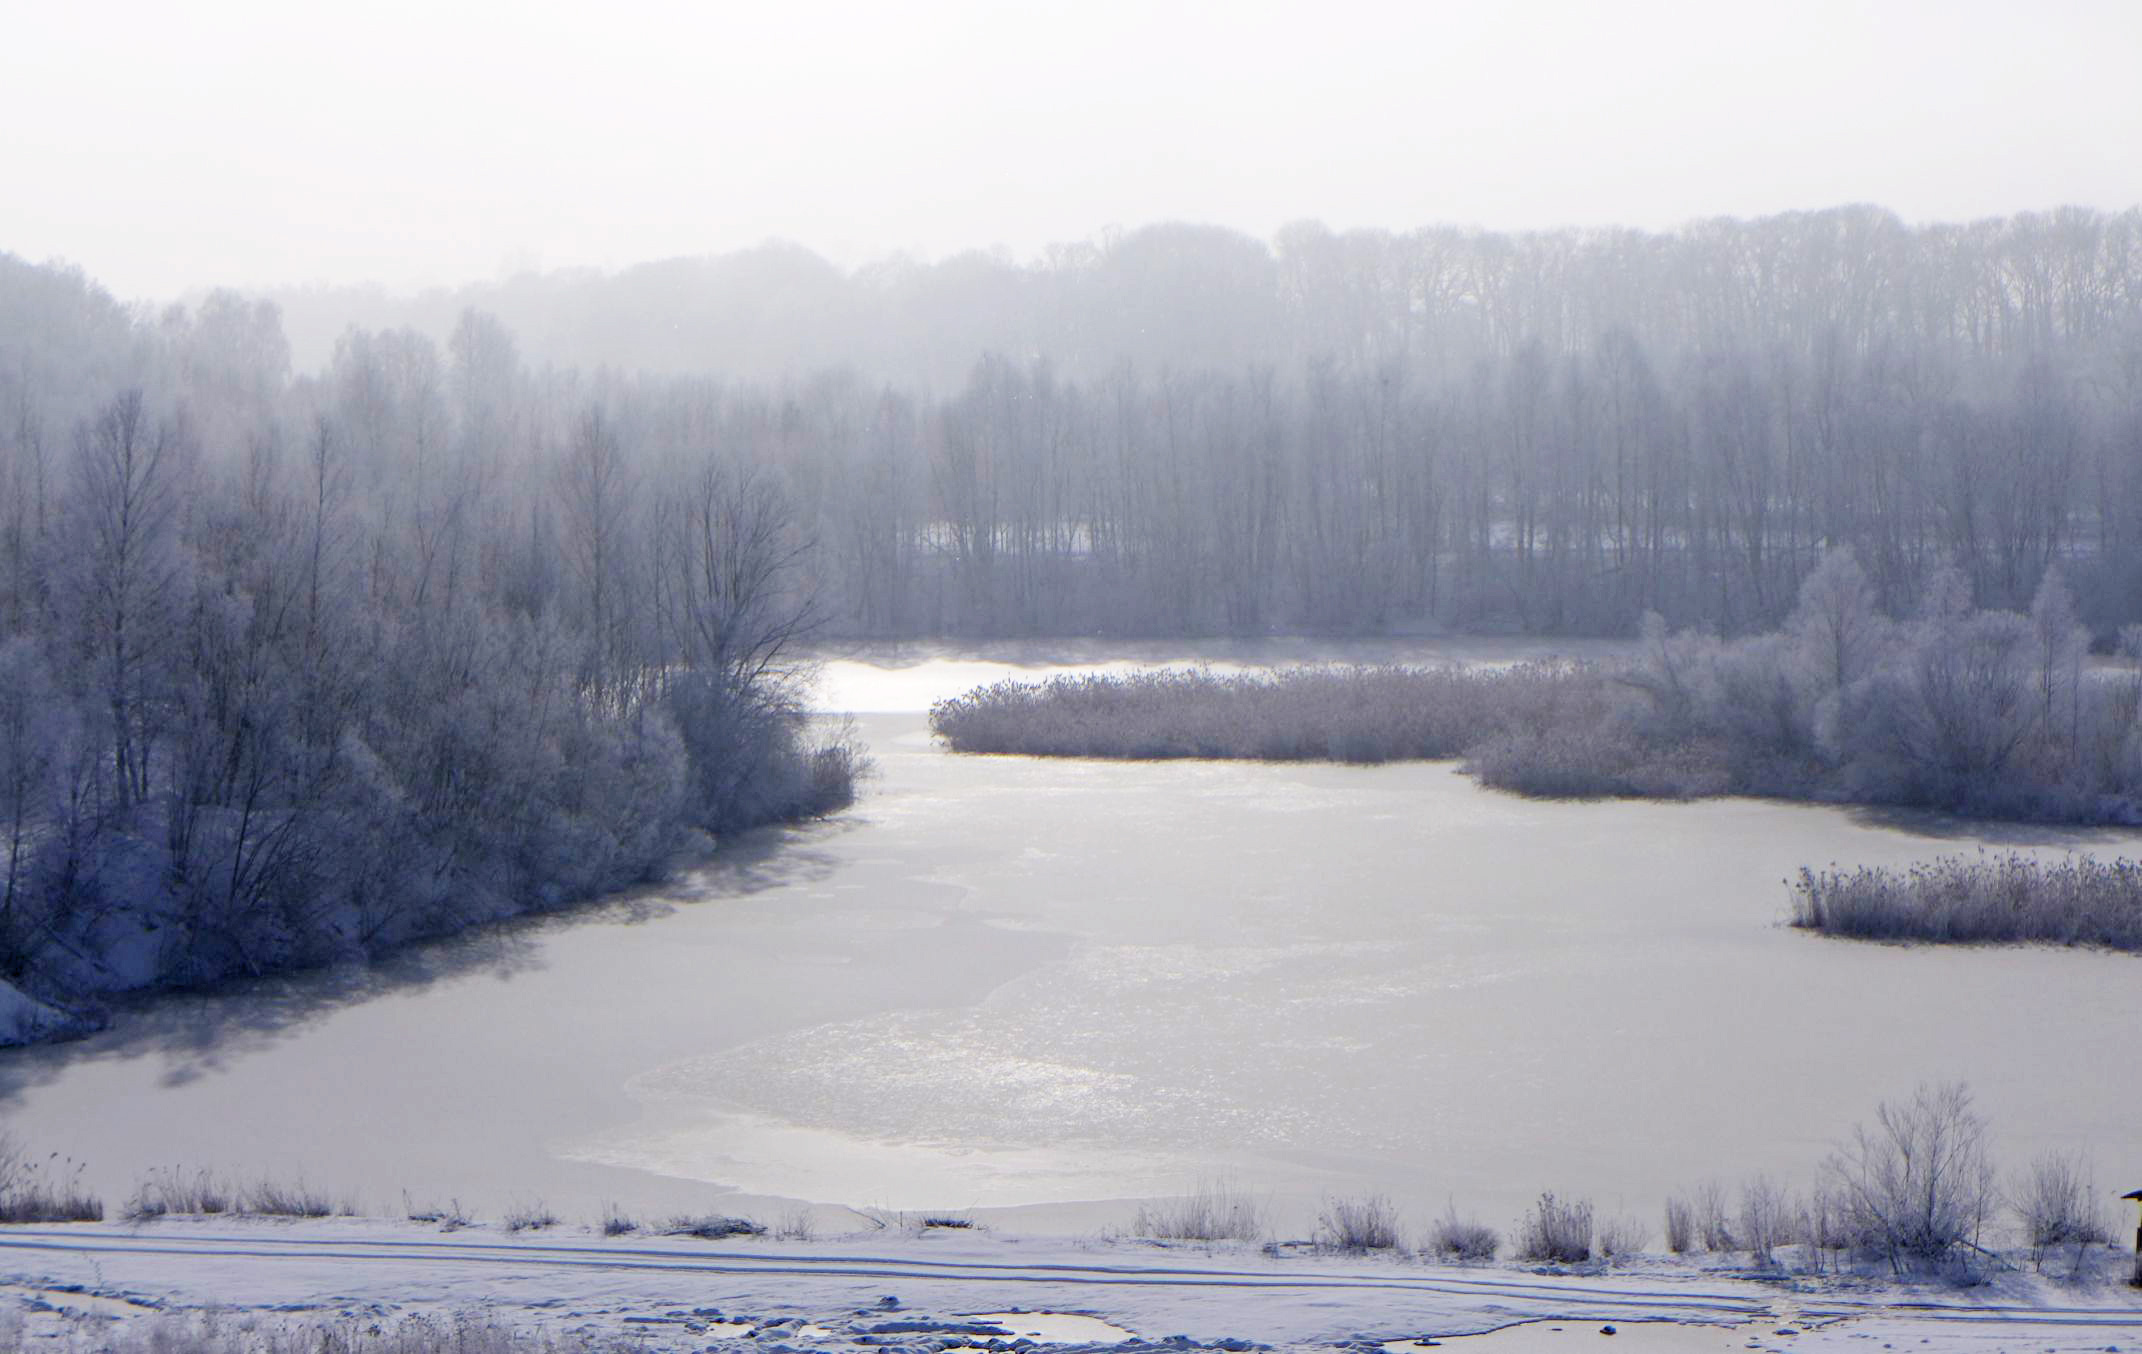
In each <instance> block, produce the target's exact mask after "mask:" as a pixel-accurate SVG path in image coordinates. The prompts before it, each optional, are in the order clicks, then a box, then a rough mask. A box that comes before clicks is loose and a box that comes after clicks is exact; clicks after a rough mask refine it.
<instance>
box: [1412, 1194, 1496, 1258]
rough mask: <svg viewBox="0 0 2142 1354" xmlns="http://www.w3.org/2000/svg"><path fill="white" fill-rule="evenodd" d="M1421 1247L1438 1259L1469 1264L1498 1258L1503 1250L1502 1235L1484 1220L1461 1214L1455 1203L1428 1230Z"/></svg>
mask: <svg viewBox="0 0 2142 1354" xmlns="http://www.w3.org/2000/svg"><path fill="white" fill-rule="evenodd" d="M1421 1249H1423V1250H1425V1251H1427V1252H1428V1253H1429V1254H1430V1255H1433V1256H1435V1257H1437V1258H1438V1259H1442V1260H1454V1261H1458V1262H1460V1263H1468V1264H1469V1263H1475V1262H1478V1261H1484V1260H1492V1259H1494V1258H1495V1253H1496V1252H1497V1251H1499V1250H1501V1249H1502V1237H1501V1235H1500V1234H1498V1233H1497V1232H1496V1231H1495V1229H1494V1228H1492V1227H1490V1226H1488V1225H1487V1224H1486V1223H1484V1222H1480V1221H1479V1220H1477V1219H1474V1218H1461V1217H1459V1216H1458V1210H1457V1208H1456V1207H1455V1206H1453V1207H1452V1208H1451V1209H1450V1210H1449V1211H1448V1212H1446V1213H1444V1214H1443V1216H1442V1217H1440V1218H1438V1219H1436V1221H1435V1225H1434V1226H1432V1227H1430V1228H1429V1229H1428V1236H1427V1239H1426V1241H1425V1242H1424V1243H1423V1244H1422V1247H1421Z"/></svg>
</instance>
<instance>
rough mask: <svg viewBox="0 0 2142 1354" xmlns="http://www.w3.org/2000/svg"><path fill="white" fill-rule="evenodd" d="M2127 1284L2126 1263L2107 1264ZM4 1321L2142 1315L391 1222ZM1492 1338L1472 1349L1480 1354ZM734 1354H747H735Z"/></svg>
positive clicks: (1846, 1327)
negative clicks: (447, 1229)
mask: <svg viewBox="0 0 2142 1354" xmlns="http://www.w3.org/2000/svg"><path fill="white" fill-rule="evenodd" d="M2099 1259H2100V1261H2101V1264H2100V1269H2101V1270H2102V1271H2104V1272H2110V1271H2112V1270H2113V1269H2114V1268H2115V1267H2116V1264H2115V1262H2116V1257H2114V1256H2113V1255H2112V1254H2111V1253H2109V1252H2105V1253H2101V1255H2100V1257H2099ZM0 1274H4V1275H5V1284H4V1286H0V1304H4V1307H0V1320H4V1321H5V1322H6V1329H7V1330H8V1331H11V1332H18V1333H19V1335H20V1337H21V1339H22V1342H23V1343H24V1344H26V1345H28V1346H30V1347H47V1348H68V1347H72V1348H79V1349H90V1348H102V1347H109V1346H112V1345H115V1344H124V1343H125V1342H126V1341H127V1340H128V1339H129V1334H128V1333H129V1332H132V1333H133V1338H144V1337H146V1335H147V1334H148V1332H149V1331H150V1330H151V1329H153V1328H155V1327H156V1326H157V1325H158V1324H159V1323H161V1324H162V1325H163V1327H164V1328H165V1329H169V1328H170V1326H171V1324H172V1323H173V1322H174V1321H175V1320H177V1319H179V1318H182V1317H191V1318H193V1319H198V1317H199V1314H201V1313H205V1312H211V1311H212V1312H214V1313H216V1314H217V1315H216V1317H215V1319H216V1320H217V1321H218V1322H219V1323H220V1325H221V1327H222V1328H223V1329H224V1330H226V1331H239V1330H244V1329H246V1328H247V1327H248V1326H251V1327H253V1328H256V1329H264V1328H266V1327H270V1326H274V1325H277V1324H283V1325H294V1324H298V1323H329V1324H335V1323H355V1324H356V1325H357V1326H358V1327H359V1328H366V1327H370V1326H372V1325H382V1324H385V1325H391V1324H392V1323H393V1322H394V1321H396V1320H399V1319H402V1318H406V1317H411V1316H428V1317H432V1318H442V1319H443V1318H450V1317H451V1316H453V1315H455V1314H475V1313H481V1314H482V1315H483V1316H485V1317H487V1318H488V1319H490V1320H491V1321H493V1322H495V1323H498V1324H500V1325H505V1326H510V1327H513V1328H516V1329H528V1330H541V1331H544V1332H547V1333H551V1334H559V1335H563V1334H578V1335H586V1336H594V1337H605V1336H628V1337H630V1338H632V1340H633V1341H634V1342H635V1343H636V1344H638V1345H641V1346H643V1347H645V1348H647V1349H649V1350H708V1349H713V1350H722V1349H725V1348H728V1349H734V1350H736V1351H738V1354H744V1352H745V1351H749V1350H753V1349H760V1350H776V1349H783V1348H785V1349H790V1350H800V1349H812V1350H840V1351H859V1350H862V1349H867V1348H877V1349H900V1350H912V1351H918V1354H919V1352H925V1351H926V1352H928V1354H936V1352H937V1351H943V1350H955V1349H973V1348H977V1347H987V1346H989V1345H991V1344H992V1342H995V1343H996V1344H998V1345H999V1346H1002V1345H1005V1344H1009V1343H1011V1342H1014V1341H1016V1340H1018V1339H1020V1338H1022V1337H1026V1338H1032V1339H1034V1342H1035V1343H1039V1344H1052V1345H1064V1346H1082V1345H1105V1346H1114V1347H1127V1348H1136V1347H1140V1346H1146V1345H1160V1344H1163V1343H1166V1344H1172V1345H1173V1346H1174V1347H1177V1348H1182V1347H1185V1346H1186V1345H1198V1346H1207V1347H1219V1348H1223V1349H1240V1348H1243V1347H1244V1343H1245V1342H1248V1343H1254V1344H1258V1345H1268V1346H1271V1347H1273V1348H1276V1349H1282V1350H1308V1349H1329V1348H1332V1347H1340V1348H1349V1349H1360V1350H1364V1351H1366V1350H1367V1349H1368V1348H1370V1347H1375V1346H1383V1345H1385V1344H1387V1343H1388V1344H1390V1347H1391V1349H1392V1350H1393V1351H1394V1352H1395V1351H1402V1350H1410V1349H1413V1348H1419V1347H1422V1346H1420V1345H1418V1344H1416V1343H1415V1342H1417V1341H1422V1340H1439V1341H1446V1342H1447V1343H1449V1344H1450V1346H1451V1347H1453V1348H1459V1349H1478V1350H1482V1351H1522V1350H1535V1349H1540V1350H1563V1349H1571V1348H1578V1349H1585V1348H1599V1347H1606V1346H1602V1345H1601V1342H1600V1340H1599V1339H1598V1338H1597V1337H1598V1336H1599V1334H1600V1332H1601V1328H1602V1327H1605V1326H1612V1327H1614V1328H1615V1332H1616V1339H1615V1342H1614V1343H1613V1344H1612V1345H1611V1346H1610V1347H1611V1348H1613V1349H1615V1350H1619V1351H1624V1352H1626V1351H1629V1350H1658V1351H1681V1350H1688V1351H1694V1350H1713V1349H1715V1350H1737V1349H1763V1350H1835V1349H1849V1350H1874V1349H1885V1348H1906V1347H1909V1348H1912V1349H1924V1350H1949V1349H1956V1350H2031V1351H2041V1350H2042V1351H2060V1352H2063V1354H2064V1352H2065V1351H2084V1350H2093V1351H2102V1350H2108V1349H2115V1350H2119V1349H2137V1348H2142V1295H2138V1294H2137V1293H2136V1292H2135V1290H2132V1289H2128V1288H2125V1287H2120V1286H2117V1285H2112V1284H2107V1283H2097V1284H2087V1285H2072V1286H2071V1285H2063V1284H2059V1283H2055V1282H2053V1281H2051V1280H2048V1279H2045V1278H2042V1277H2039V1276H2037V1275H2035V1274H2030V1273H2027V1272H2023V1271H2005V1272H2003V1273H2001V1274H2000V1275H1998V1276H1997V1277H1996V1278H1995V1280H1994V1281H1993V1282H1990V1283H1989V1284H1987V1285H1985V1286H1983V1287H1980V1288H1976V1289H1969V1290H1958V1289H1952V1288H1946V1287H1923V1288H1896V1287H1884V1286H1880V1285H1874V1284H1870V1283H1868V1282H1865V1281H1844V1280H1836V1279H1826V1280H1815V1279H1808V1278H1796V1279H1791V1280H1786V1279H1771V1280H1760V1279H1757V1278H1753V1277H1750V1276H1747V1275H1745V1274H1740V1273H1734V1272H1728V1271H1723V1270H1710V1271H1706V1270H1701V1269H1698V1268H1696V1267H1694V1266H1692V1265H1679V1264H1669V1263H1668V1262H1665V1261H1663V1260H1658V1261H1650V1262H1646V1261H1641V1260H1639V1261H1637V1262H1636V1263H1634V1264H1633V1265H1631V1266H1630V1267H1627V1268H1620V1267H1617V1268H1616V1269H1614V1270H1613V1271H1611V1272H1607V1273H1601V1274H1594V1275H1563V1274H1549V1273H1535V1272H1531V1271H1527V1270H1523V1269H1518V1268H1513V1267H1484V1268H1451V1267H1443V1266H1434V1265H1425V1264H1417V1263H1413V1262H1410V1261H1405V1260H1398V1259H1392V1260H1372V1259H1360V1258H1351V1259H1350V1258H1344V1257H1338V1256H1324V1255H1317V1254H1312V1253H1306V1252H1304V1253H1295V1252H1293V1251H1291V1250H1281V1251H1280V1252H1278V1253H1276V1254H1274V1253H1267V1252H1260V1251H1259V1250H1257V1249H1255V1248H1248V1247H1242V1248H1234V1247H1226V1246H1169V1247H1162V1246H1157V1245H1152V1244H1147V1243H1137V1242H1129V1241H1122V1240H1111V1239H1107V1238H1098V1237H1094V1238H1079V1239H1073V1238H1060V1237H1056V1238H1039V1237H1021V1236H1014V1235H1002V1234H996V1233H985V1232H956V1231H935V1230H933V1231H919V1232H918V1231H914V1230H900V1229H888V1230H885V1231H879V1232H874V1233H865V1234H859V1235H850V1236H841V1237H834V1238H827V1239H821V1240H816V1241H810V1242H773V1241H761V1240H756V1239H753V1240H745V1241H740V1242H719V1243H708V1242H696V1241H691V1240H686V1239H680V1238H663V1237H646V1236H624V1237H603V1236H601V1235H598V1234H596V1233H595V1232H593V1231H592V1230H588V1229H581V1228H573V1227H554V1228H550V1229H547V1230H544V1231H541V1232H532V1233H531V1232H524V1233H520V1234H516V1235H505V1234H502V1233H500V1232H498V1231H496V1230H494V1229H491V1228H486V1227H471V1228H467V1229H463V1230H458V1231H454V1232H451V1233H443V1234H442V1233H441V1232H440V1231H438V1230H437V1229H436V1228H434V1227H429V1226H416V1225H409V1224H400V1223H394V1224H389V1223H384V1222H380V1221H376V1220H363V1219H333V1220H322V1221H317V1222H302V1223H281V1222H267V1221H233V1220H214V1219H186V1218H167V1219H164V1220H161V1221H159V1222H156V1223H154V1224H150V1225H146V1226H140V1227H132V1226H125V1225H116V1224H102V1225H75V1226H65V1227H21V1228H8V1229H5V1230H0ZM1486 1331H1497V1332H1498V1333H1497V1334H1496V1335H1494V1336H1490V1337H1488V1338H1485V1339H1481V1340H1477V1341H1475V1340H1470V1339H1462V1338H1456V1337H1464V1336H1468V1335H1471V1334H1474V1333H1478V1332H1486ZM731 1341H734V1342H735V1343H734V1344H731V1343H730V1342H731Z"/></svg>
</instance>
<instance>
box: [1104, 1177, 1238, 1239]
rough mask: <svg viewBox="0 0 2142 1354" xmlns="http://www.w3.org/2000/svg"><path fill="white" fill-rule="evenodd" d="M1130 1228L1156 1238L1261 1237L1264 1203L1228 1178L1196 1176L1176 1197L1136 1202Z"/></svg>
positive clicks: (1139, 1233) (1141, 1234) (1142, 1234)
mask: <svg viewBox="0 0 2142 1354" xmlns="http://www.w3.org/2000/svg"><path fill="white" fill-rule="evenodd" d="M1131 1230H1132V1231H1133V1232H1134V1233H1136V1234H1137V1235H1139V1236H1143V1237H1151V1238H1153V1239H1154V1240H1156V1241H1251V1242H1255V1241H1262V1240H1264V1234H1265V1222H1264V1206H1263V1205H1262V1204H1261V1203H1260V1202H1259V1201H1258V1200H1256V1199H1254V1198H1252V1197H1251V1196H1250V1195H1249V1194H1248V1193H1246V1192H1244V1191H1243V1190H1241V1189H1239V1188H1237V1187H1236V1186H1235V1185H1234V1184H1233V1183H1232V1182H1231V1181H1226V1180H1200V1181H1198V1183H1197V1187H1196V1188H1195V1189H1193V1190H1191V1191H1190V1193H1188V1194H1185V1195H1182V1196H1181V1197H1179V1198H1173V1199H1156V1200H1153V1201H1151V1202H1149V1203H1143V1204H1140V1205H1138V1216H1137V1218H1136V1220H1134V1221H1133V1222H1132V1224H1131Z"/></svg>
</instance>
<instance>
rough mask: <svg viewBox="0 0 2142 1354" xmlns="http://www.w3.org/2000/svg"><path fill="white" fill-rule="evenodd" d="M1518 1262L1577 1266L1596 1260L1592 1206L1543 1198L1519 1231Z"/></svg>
mask: <svg viewBox="0 0 2142 1354" xmlns="http://www.w3.org/2000/svg"><path fill="white" fill-rule="evenodd" d="M1517 1258H1518V1259H1520V1260H1531V1261H1535V1262H1539V1263H1544V1264H1561V1265H1574V1264H1581V1263H1582V1262H1584V1261H1586V1260H1589V1259H1591V1258H1592V1202H1591V1200H1589V1199H1571V1200H1567V1201H1564V1200H1561V1199H1557V1198H1556V1197H1555V1196H1554V1195H1553V1193H1552V1192H1549V1193H1546V1194H1542V1195H1541V1196H1540V1197H1539V1201H1538V1202H1537V1203H1535V1204H1533V1205H1532V1211H1531V1212H1529V1213H1527V1214H1526V1215H1525V1219H1524V1222H1523V1223H1521V1224H1520V1225H1519V1227H1518V1230H1517Z"/></svg>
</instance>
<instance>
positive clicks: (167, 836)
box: [0, 259, 858, 1000]
mask: <svg viewBox="0 0 2142 1354" xmlns="http://www.w3.org/2000/svg"><path fill="white" fill-rule="evenodd" d="M0 302H4V304H0V319H4V321H5V324H4V328H5V330H6V332H7V337H8V343H7V344H6V346H5V347H4V348H0V354H4V359H5V360H4V374H0V408H4V410H5V419H6V423H5V426H6V428H7V432H6V434H5V435H0V448H4V449H5V452H6V455H5V458H4V460H0V979H5V980H7V981H9V982H12V983H14V984H16V985H18V986H20V987H23V988H24V989H26V990H28V991H31V992H33V993H35V994H37V995H40V996H45V997H52V998H57V999H61V1000H65V999H67V998H69V997H75V996H80V995H81V994H84V993H95V992H100V991H112V990H122V989H128V988H135V987H142V986H153V985H162V984H172V983H192V982H200V981H206V980H210V979H214V978H218V977H222V976H225V975H229V974H250V973H259V972H264V971H268V970H271V969H277V968H282V967H287V966H290V965H295V964H307V963H318V962H327V961H332V960H338V959H345V958H351V957H357V956H362V955H365V954H369V953H372V952H375V951H377V950H379V949H382V948H384V947H388V946H392V945H394V944H397V943H400V942H403V941H406V940H408V939H410V938H412V937H416V936H422V935H426V934H432V933H437V932H441V931H445V930H450V929H454V928H457V927H460V926H463V925H466V924H469V923H471V922H475V921H480V920H487V919H491V918H495V917H500V916H505V915H510V914H513V913H517V912H521V911H525V910H530V909H536V908H543V907H549V906H555V905H557V904H560V903H563V902H566V901H571V900H575V899H580V898H585V897H590V896H593V895H597V894H601V893H604V892H608V891H612V890H615V889H618V888H620V887H623V886H625V885H627V884H630V883H632V882H634V881H636V880H640V879H645V878H649V877H653V876H656V875H658V874H660V873H661V872H662V871H663V870H665V869H666V868H667V867H668V865H669V864H670V863H671V862H672V861H674V860H675V859H677V858H678V856H679V854H680V853H681V852H685V851H689V850H692V849H695V847H696V848H699V849H703V848H704V846H705V844H706V843H707V842H708V841H709V839H711V838H717V837H720V836H723V835H726V834H728V833H731V832H733V831H736V830H739V829H743V828H748V827H751V826H753V825H756V824H761V823H766V822H770V821H776V820H782V819H791V818H796V817H800V816H806V815H813V814H819V813H823V812H827V811H830V810H832V809H834V808H837V807H839V806H841V805H843V804H845V803H846V802H848V799H849V797H850V796H851V794H852V782H853V777H854V775H855V773H856V771H857V770H858V766H857V761H856V753H855V749H854V747H853V746H852V745H851V744H850V743H849V742H847V741H845V739H844V738H843V736H842V735H841V734H840V733H839V731H837V730H833V731H826V730H822V729H821V728H819V727H818V726H815V725H814V724H813V723H812V721H810V720H809V719H808V718H807V717H806V715H805V713H804V711H803V707H802V704H801V692H800V689H799V687H798V685H797V676H798V673H799V671H800V669H799V667H798V659H799V657H800V655H799V654H798V653H797V651H796V647H795V646H796V644H797V642H798V640H799V639H800V638H801V637H802V636H803V635H804V634H806V633H807V631H808V629H809V626H810V624H811V622H812V612H811V601H810V598H809V595H808V591H807V589H806V587H805V586H804V583H803V580H802V578H801V574H802V570H801V568H800V564H799V561H800V560H801V559H802V558H803V557H804V555H805V551H806V546H807V543H808V542H807V534H806V532H805V530H804V528H803V527H802V526H801V525H800V524H799V522H798V520H797V512H796V510H795V508H794V507H793V506H792V504H791V502H790V500H789V498H788V496H787V491H786V489H785V488H784V487H782V486H781V485H780V484H778V483H777V482H776V481H775V480H774V479H773V478H771V477H769V476H767V475H765V474H763V473H761V471H760V470H759V469H758V468H757V467H755V466H753V465H751V464H749V463H747V462H743V461H740V460H738V459H737V458H735V457H733V456H731V455H729V454H727V453H726V452H725V451H724V450H723V447H722V444H721V443H720V442H719V441H718V440H717V439H714V438H712V437H708V436H702V435H701V433H702V432H703V430H699V429H678V430H676V436H675V437H673V438H672V439H670V441H669V443H668V444H667V445H666V450H665V452H664V454H663V455H661V456H659V457H653V456H639V455H634V454H632V453H634V452H636V451H637V450H638V448H637V447H635V446H634V444H633V443H632V442H631V441H629V440H628V432H627V428H628V426H629V425H628V423H626V422H625V421H622V420H621V418H620V417H619V416H617V415H613V414H612V413H611V412H610V411H609V407H608V404H607V403H606V400H605V397H604V396H603V394H602V393H601V391H600V390H599V389H598V388H597V387H596V386H595V385H594V384H592V383H591V384H589V385H587V386H585V387H576V386H575V384H574V379H573V378H571V377H562V378H558V379H556V380H554V381H550V382H547V383H542V384H538V383H533V382H530V381H529V380H528V379H527V378H526V375H525V373H524V372H523V370H522V367H521V364H520V362H519V360H518V358H517V357H516V355H515V353H514V350H513V345H512V342H511V340H510V339H509V338H508V337H507V336H506V335H505V334H504V332H503V331H502V330H500V329H499V328H498V327H497V326H496V325H495V324H491V323H488V322H486V321H484V320H483V319H482V318H481V317H474V316H472V317H470V319H469V322H468V323H467V324H466V325H465V326H463V327H462V328H461V329H460V330H458V331H457V333H456V335H455V337H454V342H453V343H452V345H451V346H450V350H449V353H448V354H447V355H445V356H442V355H441V354H440V353H439V352H438V351H437V349H436V348H435V347H434V346H433V345H432V344H431V343H430V342H429V340H426V339H422V338H420V337H418V336H414V335H411V334H407V333H388V334H382V335H368V334H363V333H353V334H352V335H351V336H350V337H349V340H348V342H347V344H346V345H345V351H344V352H343V353H342V355H341V356H340V358H339V359H338V361H337V363H336V364H335V367H334V368H333V369H332V370H331V371H329V372H327V373H323V374H321V375H318V376H306V377H298V378H295V379H293V378H292V376H291V375H290V373H289V371H288V356H287V352H288V350H287V347H286V346H285V345H284V343H283V340H282V336H281V332H280V327H279V322H278V317H277V315H276V313H275V310H274V308H273V307H272V305H267V304H263V303H253V302H247V301H244V300H242V299H241V298H238V297H236V296H234V295H230V294H227V293H223V294H218V295H216V296H213V297H211V298H209V299H208V300H207V301H206V302H204V303H203V304H201V305H200V306H199V307H198V308H195V309H192V310H179V309H173V310H170V311H167V312H165V313H162V314H157V315H142V314H137V313H131V312H127V311H125V310H122V309H121V308H119V307H117V306H116V305H114V304H113V303H112V302H111V301H110V299H109V298H108V297H106V296H104V295H103V294H102V293H101V292H100V291H98V290H97V289H96V288H94V287H93V286H91V285H89V284H88V283H87V282H86V280H84V279H82V278H81V277H80V276H79V275H77V274H73V273H69V272H67V271H65V270H56V269H37V268H28V267H25V266H24V265H21V264H19V263H16V262H15V261H13V260H6V259H0Z"/></svg>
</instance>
